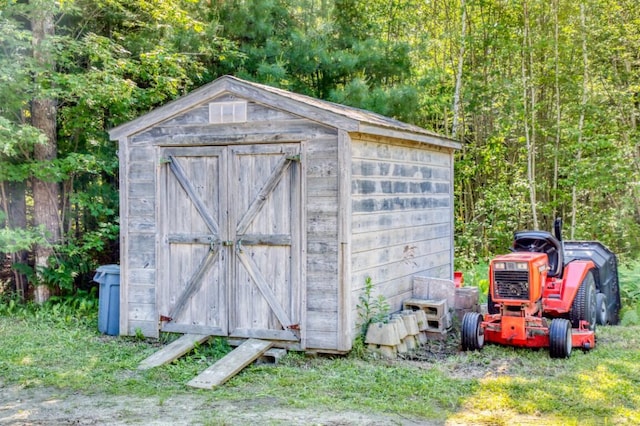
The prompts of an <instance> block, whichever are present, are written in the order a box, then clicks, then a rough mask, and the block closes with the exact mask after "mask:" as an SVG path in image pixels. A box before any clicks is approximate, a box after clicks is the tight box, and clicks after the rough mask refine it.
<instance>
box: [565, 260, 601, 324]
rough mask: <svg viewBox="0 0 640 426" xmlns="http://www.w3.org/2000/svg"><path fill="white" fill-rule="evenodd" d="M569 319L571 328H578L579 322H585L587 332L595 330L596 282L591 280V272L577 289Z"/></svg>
mask: <svg viewBox="0 0 640 426" xmlns="http://www.w3.org/2000/svg"><path fill="white" fill-rule="evenodd" d="M569 319H570V320H571V325H573V328H578V327H580V321H587V322H588V323H589V330H592V331H595V329H596V282H595V280H594V278H593V270H591V271H589V272H588V273H587V276H586V277H585V278H584V280H582V283H581V284H580V288H578V293H577V294H576V297H575V299H573V304H572V305H571V311H570V312H569Z"/></svg>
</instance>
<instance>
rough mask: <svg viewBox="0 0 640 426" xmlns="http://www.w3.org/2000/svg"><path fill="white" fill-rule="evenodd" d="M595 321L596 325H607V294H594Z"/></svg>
mask: <svg viewBox="0 0 640 426" xmlns="http://www.w3.org/2000/svg"><path fill="white" fill-rule="evenodd" d="M596 322H597V323H598V325H607V324H608V323H609V312H608V310H607V296H605V295H604V294H602V293H598V294H596Z"/></svg>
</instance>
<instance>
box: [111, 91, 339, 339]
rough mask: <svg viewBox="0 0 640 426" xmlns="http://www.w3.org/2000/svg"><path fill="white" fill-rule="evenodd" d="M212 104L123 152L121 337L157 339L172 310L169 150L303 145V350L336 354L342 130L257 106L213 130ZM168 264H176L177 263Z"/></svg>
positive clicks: (158, 127)
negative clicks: (162, 255) (163, 279)
mask: <svg viewBox="0 0 640 426" xmlns="http://www.w3.org/2000/svg"><path fill="white" fill-rule="evenodd" d="M233 101H241V99H240V98H238V97H235V96H229V95H225V96H223V97H220V98H218V99H216V100H214V101H212V102H214V103H215V102H233ZM209 104H210V102H207V103H206V104H203V105H199V106H195V107H194V108H193V109H190V110H189V111H187V112H185V113H182V114H180V115H178V116H176V117H173V118H171V119H169V120H166V121H163V122H161V123H157V124H155V125H153V126H152V127H150V128H147V129H145V130H144V131H142V132H140V133H138V134H135V135H132V137H130V138H129V139H128V140H126V141H124V143H121V148H124V149H122V151H121V156H122V161H121V173H122V180H121V185H122V186H121V187H122V188H123V194H122V200H121V205H122V206H123V208H125V206H126V210H123V213H124V214H123V215H122V217H123V219H122V220H123V225H124V226H123V231H125V232H123V233H122V241H123V247H124V250H123V253H122V262H121V263H122V271H123V272H122V280H121V282H122V292H121V295H122V296H121V306H122V307H123V308H122V309H123V310H124V313H123V315H122V316H121V330H122V331H121V332H122V333H123V334H129V335H132V334H135V333H136V330H138V329H139V330H141V331H142V332H143V333H144V334H145V335H148V336H157V335H158V320H159V315H160V314H161V312H159V310H162V309H160V308H161V306H163V304H166V301H162V302H160V304H158V298H159V297H160V298H161V297H162V293H160V292H159V287H158V285H159V284H158V279H159V274H160V271H159V270H158V269H157V267H158V265H157V263H158V260H157V259H158V256H159V247H160V245H161V244H162V241H160V238H161V236H160V234H162V229H164V228H163V227H164V226H166V225H167V224H165V225H162V224H160V223H159V221H160V220H161V218H162V216H163V215H162V214H160V213H161V208H162V204H163V203H158V202H157V199H158V197H165V198H166V197H167V196H168V195H169V194H162V193H161V192H162V191H163V190H166V185H161V184H160V183H161V182H162V180H161V178H162V179H165V178H164V174H163V173H162V172H161V170H162V167H163V161H166V159H165V158H164V154H163V152H164V151H163V150H166V149H167V147H176V148H177V147H187V146H192V147H199V146H238V145H254V144H276V143H278V144H281V143H299V144H300V147H301V149H300V152H301V156H302V158H303V160H302V162H301V168H302V173H304V175H303V178H302V179H301V180H302V184H301V185H302V188H303V193H302V200H301V201H302V202H303V208H304V214H303V215H302V216H303V218H304V219H305V223H304V224H303V225H302V228H303V230H304V231H303V234H304V235H303V236H302V241H303V242H304V244H305V245H304V247H303V251H304V255H303V256H302V258H301V259H302V260H303V261H304V262H305V263H304V265H301V266H300V267H301V268H302V269H303V271H302V277H303V280H302V285H305V289H304V291H303V292H302V293H303V295H304V297H303V298H302V301H301V303H302V304H303V307H304V306H306V309H304V312H303V314H302V315H301V319H302V320H303V322H304V324H301V325H302V326H303V330H302V331H301V334H302V337H303V338H304V339H305V341H304V342H303V343H302V344H303V345H304V346H306V347H308V348H312V349H313V348H316V349H329V350H336V349H337V344H338V323H339V318H338V308H337V303H338V285H339V277H338V241H337V232H338V231H337V226H338V225H337V224H338V206H337V205H338V201H337V197H338V179H339V175H340V170H339V165H338V144H337V130H335V129H332V128H330V127H327V126H322V125H319V124H317V123H315V122H312V121H309V120H305V119H303V118H300V117H297V116H294V115H292V114H287V113H285V112H282V111H278V110H276V109H272V108H267V107H265V106H262V105H260V104H257V103H255V102H249V103H248V104H247V122H246V123H228V124H209V108H210V107H209ZM163 188H164V189H163ZM231 202H232V201H231ZM187 204H188V203H187ZM183 207H184V206H183ZM189 211H190V210H189ZM169 226H170V225H169ZM185 226H186V225H185ZM170 227H171V226H170ZM174 231H175V230H174ZM162 261H163V262H171V261H172V259H162ZM178 269H179V268H178ZM183 281H184V280H183ZM176 284H177V283H176ZM180 285H182V284H180ZM165 292H166V290H165ZM174 296H175V295H174ZM174 298H175V297H174ZM164 310H167V309H164ZM194 327H195V326H194ZM196 331H197V330H196Z"/></svg>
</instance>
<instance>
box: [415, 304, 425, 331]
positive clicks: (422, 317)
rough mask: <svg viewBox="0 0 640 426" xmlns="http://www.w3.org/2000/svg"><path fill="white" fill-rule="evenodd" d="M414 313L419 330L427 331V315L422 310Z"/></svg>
mask: <svg viewBox="0 0 640 426" xmlns="http://www.w3.org/2000/svg"><path fill="white" fill-rule="evenodd" d="M414 313H415V316H416V320H417V322H418V330H419V331H425V330H426V329H427V314H426V313H425V312H424V311H423V310H422V309H419V310H417V311H414Z"/></svg>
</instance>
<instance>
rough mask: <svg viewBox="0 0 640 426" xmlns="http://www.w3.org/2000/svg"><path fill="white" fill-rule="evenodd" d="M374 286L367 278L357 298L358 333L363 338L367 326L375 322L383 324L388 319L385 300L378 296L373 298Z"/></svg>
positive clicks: (387, 308) (387, 305)
mask: <svg viewBox="0 0 640 426" xmlns="http://www.w3.org/2000/svg"><path fill="white" fill-rule="evenodd" d="M373 291H374V285H373V282H372V280H371V277H367V278H366V279H365V282H364V290H363V292H362V294H361V295H360V296H359V297H358V301H359V303H358V305H357V306H356V309H357V311H358V319H359V320H360V333H361V335H362V336H364V335H365V334H366V333H367V329H368V328H369V324H371V323H376V322H385V321H386V320H387V319H388V318H387V317H388V315H389V311H390V309H391V306H390V305H389V302H388V301H387V299H386V298H385V297H384V296H383V295H381V294H379V295H378V296H377V297H374V296H373Z"/></svg>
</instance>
